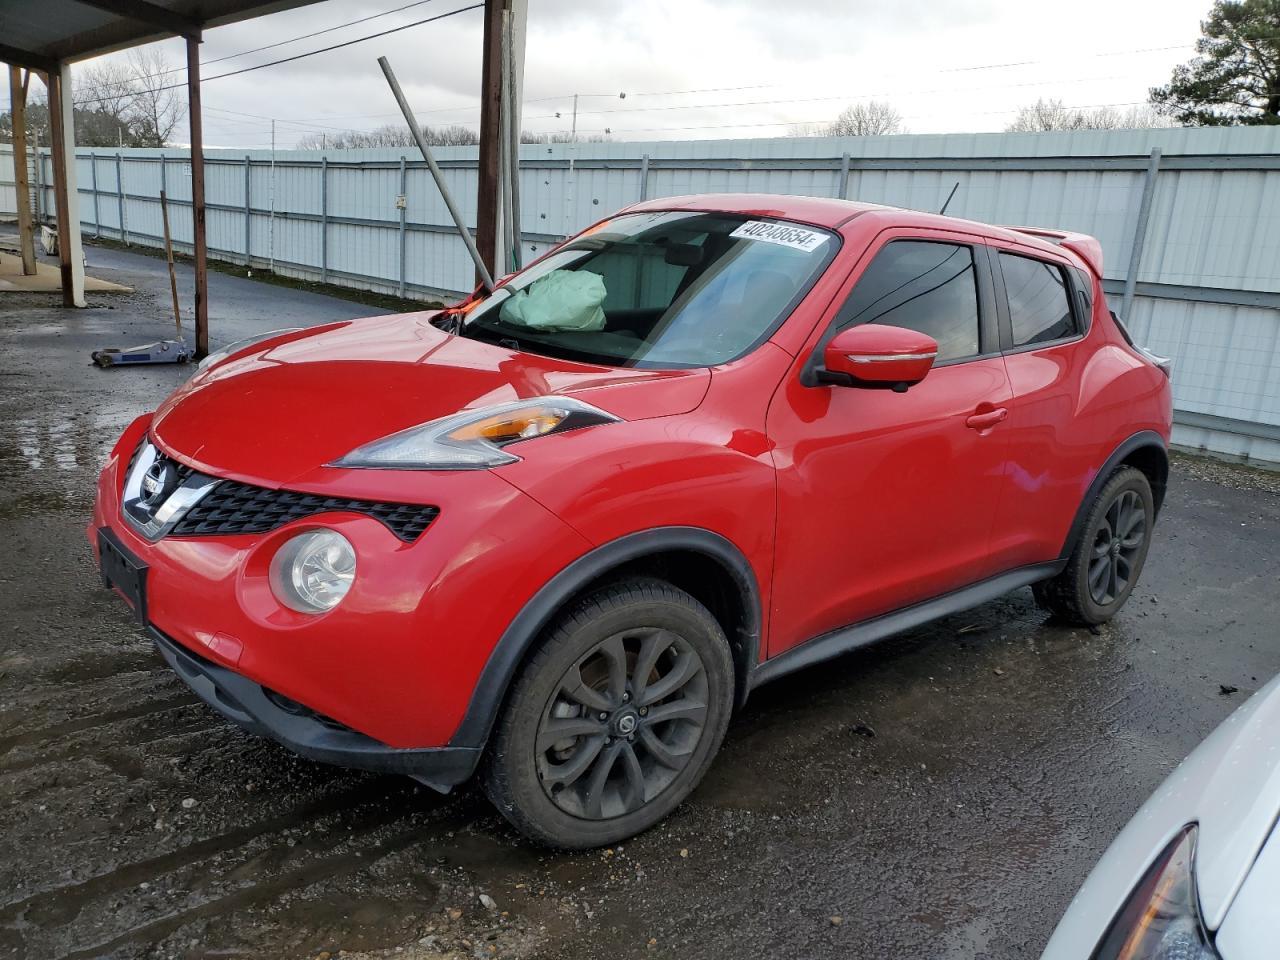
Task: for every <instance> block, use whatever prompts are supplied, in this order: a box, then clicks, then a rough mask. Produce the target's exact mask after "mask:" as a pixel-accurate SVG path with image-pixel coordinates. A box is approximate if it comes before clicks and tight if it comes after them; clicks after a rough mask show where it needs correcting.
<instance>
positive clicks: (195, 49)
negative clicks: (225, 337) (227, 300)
mask: <svg viewBox="0 0 1280 960" xmlns="http://www.w3.org/2000/svg"><path fill="white" fill-rule="evenodd" d="M186 39H187V120H188V122H189V123H190V126H191V228H192V234H193V237H192V240H193V243H192V246H193V247H194V248H195V249H194V251H193V252H194V254H195V261H196V304H195V305H196V309H195V314H196V359H197V360H203V359H204V358H205V357H206V356H208V355H209V260H208V257H209V250H208V246H207V244H206V242H205V216H204V129H203V124H202V123H201V120H200V38H199V37H198V36H188V37H187V38H186Z"/></svg>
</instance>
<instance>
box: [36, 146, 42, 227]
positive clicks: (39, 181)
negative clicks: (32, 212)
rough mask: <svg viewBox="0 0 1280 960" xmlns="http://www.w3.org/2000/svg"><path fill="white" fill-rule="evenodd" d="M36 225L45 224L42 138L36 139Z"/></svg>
mask: <svg viewBox="0 0 1280 960" xmlns="http://www.w3.org/2000/svg"><path fill="white" fill-rule="evenodd" d="M36 223H38V224H39V223H44V158H43V157H42V156H41V155H40V137H39V136H37V137H36Z"/></svg>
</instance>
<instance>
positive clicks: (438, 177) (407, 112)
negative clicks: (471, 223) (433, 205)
mask: <svg viewBox="0 0 1280 960" xmlns="http://www.w3.org/2000/svg"><path fill="white" fill-rule="evenodd" d="M378 66H380V67H382V72H383V74H384V75H385V76H386V78H387V83H388V84H389V85H390V87H391V92H392V94H394V96H395V98H396V103H397V104H399V105H400V112H401V113H403V114H404V119H405V123H407V124H408V125H409V130H410V131H411V132H412V133H413V139H414V140H415V141H416V142H417V144H418V149H419V150H420V151H421V152H422V159H424V160H426V161H427V166H428V167H429V168H430V169H431V176H432V178H433V179H434V180H435V182H436V186H437V187H438V188H439V190H440V195H441V196H442V197H444V205H445V206H446V207H448V208H449V216H451V217H453V224H454V226H455V227H457V228H458V233H459V234H461V236H462V242H463V243H465V244H466V245H467V252H468V253H469V254H471V259H472V260H473V261H475V265H476V272H477V273H479V274H480V279H481V281H482V282H483V283H484V288H485V289H486V290H488V291H489V292H490V293H492V292H493V276H492V274H490V273H489V268H488V267H486V266H485V265H484V260H483V259H482V258H481V256H480V251H479V249H477V247H476V241H475V238H474V237H473V236H471V232H470V231H469V230H467V227H466V224H464V223H463V222H462V214H460V213H459V212H458V208H457V207H456V206H454V203H453V197H452V196H451V195H450V193H449V188H448V187H447V186H445V182H444V174H442V173H441V172H440V168H439V167H438V166H437V165H436V160H435V157H433V156H432V155H431V148H430V147H429V146H427V141H426V139H425V138H424V137H423V136H422V128H421V127H419V126H418V121H417V120H415V119H414V118H413V111H412V110H411V109H410V108H409V101H407V100H406V99H405V98H404V91H403V90H401V89H400V82H399V81H398V80H396V75H395V73H393V72H392V70H391V64H390V63H388V62H387V58H386V57H379V58H378Z"/></svg>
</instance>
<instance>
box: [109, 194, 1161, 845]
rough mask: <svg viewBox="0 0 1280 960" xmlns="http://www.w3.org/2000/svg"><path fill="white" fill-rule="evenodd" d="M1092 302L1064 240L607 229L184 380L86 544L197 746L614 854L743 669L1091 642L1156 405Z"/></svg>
mask: <svg viewBox="0 0 1280 960" xmlns="http://www.w3.org/2000/svg"><path fill="white" fill-rule="evenodd" d="M1101 275H1102V256H1101V248H1100V246H1099V244H1098V243H1097V241H1095V240H1093V239H1092V238H1089V237H1085V236H1081V235H1078V234H1068V233H1058V232H1052V231H1046V230H1031V229H1025V230H1023V229H1019V230H1015V229H1007V228H1002V227H991V226H985V225H983V224H978V223H972V222H967V221H963V220H957V219H954V218H949V217H943V216H932V215H927V214H920V213H913V212H909V211H904V210H896V209H891V208H887V207H879V206H873V205H869V204H859V203H849V202H844V201H836V200H821V199H807V198H801V197H775V196H759V195H755V196H746V195H744V196H736V195H727V196H701V197H684V198H674V199H672V198H669V199H664V200H658V201H651V202H647V203H642V204H639V205H636V206H633V207H629V208H627V209H626V210H624V211H623V212H622V213H619V214H618V215H616V216H614V217H611V218H609V219H607V220H604V221H602V222H601V223H599V224H597V225H595V226H593V227H591V228H590V229H588V230H586V231H584V232H583V233H582V234H580V235H579V236H577V237H574V238H573V239H571V240H568V241H567V242H565V243H564V244H562V245H561V246H559V247H557V248H555V249H554V250H552V251H551V252H550V253H548V254H547V255H545V256H544V257H542V258H541V259H540V260H538V261H537V262H536V263H534V264H533V265H531V266H530V267H528V268H527V269H525V270H523V271H522V272H520V273H518V274H515V275H514V276H512V277H509V278H507V279H506V281H505V282H504V283H502V284H501V285H500V286H499V287H498V288H497V290H495V291H494V292H493V293H487V292H483V291H482V292H480V293H477V294H476V295H473V296H472V297H470V298H469V299H467V300H466V301H464V302H462V303H461V304H459V305H457V306H455V307H452V308H449V309H446V310H441V311H431V312H423V313H411V314H403V315H399V316H381V317H371V318H368V319H360V320H352V321H349V322H342V323H333V324H329V325H327V326H324V327H317V328H313V329H309V330H300V331H278V332H276V333H272V334H267V335H265V336H263V337H259V338H257V339H256V340H254V341H245V342H242V343H239V344H236V345H233V346H232V347H229V348H227V349H226V350H224V351H221V352H220V353H219V354H217V355H215V356H212V357H210V358H209V360H208V361H207V362H206V363H204V364H203V365H202V366H201V369H200V370H199V372H197V373H196V375H195V376H194V377H193V378H192V379H191V380H190V382H188V383H187V384H186V385H184V386H183V387H181V388H180V389H179V390H178V391H177V392H175V393H174V394H173V395H172V396H171V397H169V399H168V400H166V401H165V402H164V404H163V405H161V407H160V408H159V409H158V410H157V411H155V413H153V414H147V415H144V416H141V417H139V418H138V419H137V420H135V421H134V422H133V423H132V424H131V425H130V426H129V428H128V429H127V430H126V431H125V432H124V435H123V436H122V437H121V438H120V440H119V442H118V443H117V444H116V446H115V449H114V450H113V451H112V453H111V456H110V459H109V460H108V461H107V464H106V467H105V469H104V470H103V471H102V475H101V479H100V481H99V484H98V491H97V505H96V507H95V510H94V515H93V521H92V523H91V525H90V527H89V535H90V539H91V541H92V543H93V545H94V548H95V550H96V552H97V555H98V558H99V562H100V566H101V571H102V576H103V579H104V581H105V582H106V583H107V584H108V585H110V586H112V587H113V588H114V589H115V590H117V591H118V592H119V593H120V594H122V595H123V596H124V598H125V599H126V600H127V601H128V602H129V604H130V605H131V606H132V608H133V610H134V612H135V613H136V615H137V618H138V620H139V622H140V623H142V624H143V625H145V628H146V630H147V632H148V634H149V635H150V637H151V638H152V639H153V640H154V642H155V644H156V646H157V647H158V648H159V650H160V653H161V654H162V655H163V656H164V658H165V659H166V660H167V661H168V662H169V664H170V665H171V666H172V667H173V669H174V670H176V671H177V673H178V675H179V676H181V677H182V679H183V680H185V681H186V682H187V683H188V684H190V685H191V687H192V688H193V689H194V690H195V691H196V693H198V694H199V695H200V696H201V697H202V698H203V699H204V700H205V701H207V702H208V703H209V705H210V706H212V707H213V708H214V709H215V710H217V711H218V712H219V713H221V714H222V715H223V716H225V717H227V718H228V719H230V720H232V721H234V722H235V723H237V724H239V725H241V726H242V727H244V728H246V729H248V730H250V731H253V732H255V733H258V734H262V735H265V736H269V737H272V738H274V739H276V740H278V741H279V742H281V743H283V744H285V745H286V746H288V747H290V748H291V749H293V750H294V751H296V752H297V753H299V754H301V755H302V756H305V757H310V758H313V759H316V760H322V761H326V762H329V763H335V764H341V765H345V766H350V767H358V768H363V769H367V770H381V771H390V772H396V773H402V774H407V775H408V776H411V777H414V778H415V779H417V780H419V781H421V782H422V783H425V784H428V785H430V786H432V787H435V788H438V789H440V790H448V789H449V788H450V787H452V786H453V785H455V784H458V783H461V782H462V781H464V780H466V779H467V778H469V777H470V776H472V774H473V773H476V772H478V773H479V776H480V779H481V781H482V783H483V785H484V789H485V791H486V792H487V794H488V796H489V797H490V798H491V799H492V801H493V802H494V804H495V805H496V806H497V807H498V809H499V810H500V811H501V812H502V813H503V814H504V815H505V816H506V817H508V818H509V819H510V820H511V822H512V823H514V824H515V825H516V826H517V827H518V828H519V829H520V830H522V831H523V832H524V833H526V834H527V835H528V836H530V837H532V838H534V839H536V840H538V841H541V842H543V843H546V844H551V845H554V846H559V847H570V848H580V847H590V846H595V845H598V844H606V843H612V842H614V841H617V840H620V839H622V838H624V837H628V836H630V835H632V834H634V833H636V832H638V831H640V830H643V829H645V828H647V827H649V826H651V825H652V824H654V823H655V822H657V821H658V820H660V819H661V818H662V817H663V816H665V815H666V814H667V813H668V812H670V811H671V810H672V809H673V808H674V807H675V806H676V805H677V804H678V803H680V801H681V800H683V799H684V798H685V797H686V796H687V795H688V794H689V792H690V791H691V790H692V789H693V788H694V786H695V785H696V784H697V782H698V780H699V778H701V776H702V775H703V773H704V772H705V771H706V769H707V767H708V765H709V764H710V762H711V759H712V757H713V756H714V754H715V752H716V750H717V748H718V747H719V746H720V742H721V740H722V738H723V737H724V733H725V728H726V726H727V724H728V722H729V717H730V714H731V713H732V712H733V711H734V710H735V709H736V708H738V707H741V706H742V704H743V703H744V701H745V700H746V697H747V694H748V693H749V692H750V691H751V689H752V688H754V687H756V686H757V685H759V684H761V683H764V682H765V681H767V680H770V679H773V678H774V677H777V676H779V675H781V674H784V673H787V672H789V671H791V670H795V669H797V668H800V667H805V666H808V665H810V664H813V663H816V662H818V661H821V660H823V659H825V658H828V657H832V656H835V655H838V654H841V653H844V652H846V651H848V650H851V649H854V648H855V647H859V646H862V645H863V644H867V643H870V642H872V641H875V640H877V639H879V638H881V637H884V636H886V635H888V634H891V633H894V632H896V631H899V630H902V629H905V628H909V627H912V626H915V625H917V624H920V623H922V622H925V621H927V620H929V619H931V618H934V617H938V616H942V615H945V614H950V613H953V612H955V611H958V610H961V609H963V608H965V607H970V606H973V605H975V604H979V603H983V602H985V601H988V600H991V599H993V598H995V597H997V596H999V595H1001V594H1003V593H1006V592H1007V591H1010V590H1013V589H1015V588H1018V587H1024V586H1027V585H1031V586H1032V587H1033V589H1034V591H1035V595H1036V598H1037V599H1038V600H1039V602H1040V603H1041V604H1042V605H1043V606H1044V607H1046V608H1047V609H1048V610H1050V611H1052V612H1053V613H1055V614H1058V615H1060V616H1062V617H1066V618H1069V619H1071V620H1074V621H1077V622H1081V623H1098V622H1101V621H1104V620H1106V619H1108V618H1109V617H1111V616H1113V615H1114V614H1115V613H1116V611H1117V610H1118V609H1119V608H1120V606H1121V605H1122V604H1123V603H1124V602H1125V600H1126V598H1127V597H1128V596H1129V594H1130V592H1131V591H1132V590H1133V587H1134V584H1135V582H1136V581H1137V578H1138V576H1139V574H1140V573H1141V571H1142V565H1143V561H1144V560H1145V558H1146V554H1147V549H1148V546H1149V543H1150V537H1151V531H1152V525H1153V522H1154V520H1155V517H1156V514H1157V512H1158V511H1159V509H1160V502H1161V499H1162V498H1163V495H1164V490H1165V481H1166V477H1167V474H1168V458H1167V454H1166V448H1167V444H1168V439H1169V430H1170V420H1171V403H1170V387H1169V378H1168V363H1167V361H1162V360H1160V359H1159V358H1156V357H1154V356H1152V355H1151V354H1149V353H1147V352H1146V351H1145V350H1143V349H1142V348H1140V347H1137V346H1135V345H1134V343H1133V342H1132V341H1131V339H1130V338H1129V335H1128V333H1127V332H1126V331H1125V329H1124V327H1123V326H1122V324H1121V323H1120V321H1119V320H1117V319H1116V317H1115V316H1114V315H1113V314H1112V313H1110V312H1109V310H1108V309H1107V305H1106V301H1105V299H1104V297H1103V293H1102V287H1101V284H1100V280H1101Z"/></svg>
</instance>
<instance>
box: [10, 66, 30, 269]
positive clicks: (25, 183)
mask: <svg viewBox="0 0 1280 960" xmlns="http://www.w3.org/2000/svg"><path fill="white" fill-rule="evenodd" d="M21 74H22V71H21V70H20V69H18V68H17V67H10V68H9V101H10V104H11V108H10V109H11V110H12V111H13V189H14V192H15V193H16V194H17V197H16V199H17V202H18V247H19V250H20V252H21V254H22V275H23V276H26V277H31V276H35V272H36V231H35V222H34V219H33V218H32V216H31V181H30V180H29V179H28V177H27V85H26V83H24V82H23V80H22V76H21ZM28 76H30V74H28Z"/></svg>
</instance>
